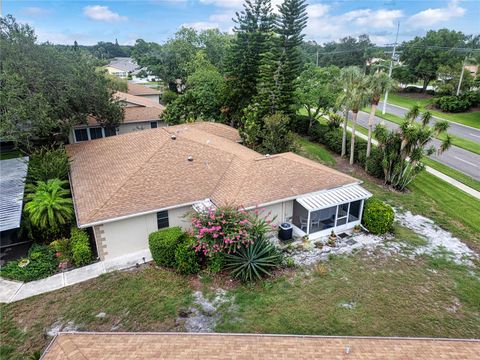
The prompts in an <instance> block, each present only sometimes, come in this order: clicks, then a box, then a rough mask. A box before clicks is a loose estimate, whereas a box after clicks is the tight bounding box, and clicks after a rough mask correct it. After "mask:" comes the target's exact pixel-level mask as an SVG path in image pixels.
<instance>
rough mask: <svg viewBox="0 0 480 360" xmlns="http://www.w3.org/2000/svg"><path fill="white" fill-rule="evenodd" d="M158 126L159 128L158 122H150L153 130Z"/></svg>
mask: <svg viewBox="0 0 480 360" xmlns="http://www.w3.org/2000/svg"><path fill="white" fill-rule="evenodd" d="M157 126H158V125H157V122H156V121H151V122H150V128H151V129H155V128H156V127H157Z"/></svg>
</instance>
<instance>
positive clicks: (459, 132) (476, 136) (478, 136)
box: [378, 102, 480, 142]
mask: <svg viewBox="0 0 480 360" xmlns="http://www.w3.org/2000/svg"><path fill="white" fill-rule="evenodd" d="M378 109H380V110H382V109H383V103H382V102H380V103H379V104H378ZM407 111H408V110H406V109H404V108H402V107H399V106H396V105H392V104H387V108H386V112H387V113H390V114H393V115H397V116H400V117H401V118H403V116H404V115H405V113H406V112H407ZM478 116H479V118H480V113H479V115H478ZM435 120H440V119H439V118H437V117H435V116H434V117H433V118H432V121H431V122H430V124H431V125H433V122H434V121H435ZM417 121H420V118H418V119H417ZM449 124H450V127H449V128H448V133H449V134H451V135H455V136H458V137H461V138H464V139H468V140H471V141H476V142H480V129H475V128H472V127H469V126H465V125H461V124H456V123H454V122H451V121H450V122H449Z"/></svg>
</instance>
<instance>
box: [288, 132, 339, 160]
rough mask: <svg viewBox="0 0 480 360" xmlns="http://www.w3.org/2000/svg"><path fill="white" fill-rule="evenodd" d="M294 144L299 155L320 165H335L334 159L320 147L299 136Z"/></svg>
mask: <svg viewBox="0 0 480 360" xmlns="http://www.w3.org/2000/svg"><path fill="white" fill-rule="evenodd" d="M296 143H297V144H298V146H299V151H298V153H299V155H301V156H304V157H307V158H309V159H312V160H316V161H318V162H320V163H322V164H326V165H331V166H332V165H335V159H334V158H333V156H332V155H331V153H330V152H329V151H328V150H327V149H326V148H325V147H323V146H322V145H320V144H316V143H313V142H311V141H308V140H307V139H304V138H302V137H300V136H298V137H296Z"/></svg>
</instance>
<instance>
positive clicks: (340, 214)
mask: <svg viewBox="0 0 480 360" xmlns="http://www.w3.org/2000/svg"><path fill="white" fill-rule="evenodd" d="M349 204H350V203H345V204H342V205H338V210H337V224H336V225H335V226H340V225H345V224H346V223H347V216H348V205H349Z"/></svg>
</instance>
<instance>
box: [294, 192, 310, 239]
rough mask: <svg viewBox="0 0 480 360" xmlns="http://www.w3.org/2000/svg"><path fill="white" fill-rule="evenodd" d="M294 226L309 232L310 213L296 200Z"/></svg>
mask: <svg viewBox="0 0 480 360" xmlns="http://www.w3.org/2000/svg"><path fill="white" fill-rule="evenodd" d="M293 224H294V225H295V226H296V227H298V228H299V229H300V230H303V231H305V232H307V230H308V229H307V225H308V211H307V209H305V208H304V207H303V206H302V205H300V204H299V203H298V202H297V201H296V200H295V201H294V202H293Z"/></svg>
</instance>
